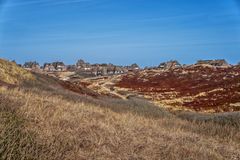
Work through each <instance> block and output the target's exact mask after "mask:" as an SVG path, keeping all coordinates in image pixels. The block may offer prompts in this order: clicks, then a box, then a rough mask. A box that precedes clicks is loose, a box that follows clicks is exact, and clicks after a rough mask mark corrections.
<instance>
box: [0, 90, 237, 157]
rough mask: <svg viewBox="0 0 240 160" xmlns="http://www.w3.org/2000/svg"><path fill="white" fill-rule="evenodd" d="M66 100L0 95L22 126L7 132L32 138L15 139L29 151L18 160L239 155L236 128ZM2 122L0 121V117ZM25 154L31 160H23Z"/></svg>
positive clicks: (45, 94)
mask: <svg viewBox="0 0 240 160" xmlns="http://www.w3.org/2000/svg"><path fill="white" fill-rule="evenodd" d="M68 96H69V97H67V96H65V93H64V92H62V91H61V90H60V89H57V90H55V91H49V90H42V89H40V90H39V89H36V88H35V89H27V90H25V89H23V88H22V89H14V90H7V91H4V92H2V93H1V94H0V97H8V99H9V100H8V101H2V100H1V105H0V106H1V107H3V106H5V104H6V103H8V104H9V105H8V106H17V107H16V110H15V111H14V112H13V113H14V114H15V113H16V114H17V115H21V116H20V117H24V121H22V120H21V118H19V116H13V117H15V118H10V119H9V121H10V122H11V123H15V122H14V119H17V122H16V124H18V125H15V126H19V127H10V128H12V131H13V132H12V131H11V132H9V133H14V134H15V133H17V134H18V135H19V134H20V135H25V133H31V134H30V135H31V136H27V137H31V138H30V139H28V138H27V137H26V136H16V137H18V139H19V140H18V141H17V142H18V143H17V146H15V147H20V146H28V147H29V148H21V147H20V148H21V149H23V150H21V152H17V153H16V154H15V155H18V159H20V158H23V159H24V158H25V159H34V158H35V159H41V157H44V158H43V159H170V160H171V159H204V160H205V159H236V158H239V156H240V152H239V151H240V150H239V148H240V135H239V133H240V130H239V128H236V127H233V126H229V125H218V124H216V123H211V122H208V123H206V122H204V123H199V122H196V123H195V122H189V121H185V120H181V119H178V118H176V117H174V116H166V115H165V114H164V113H162V112H159V113H155V114H152V113H151V112H156V110H155V109H153V110H151V108H150V109H149V111H148V114H147V115H145V114H142V112H145V109H142V107H139V108H138V107H137V106H138V105H136V103H138V102H137V101H134V102H131V101H129V102H124V103H123V104H124V105H125V106H127V107H125V108H123V110H121V109H120V108H119V107H121V105H119V104H121V102H120V101H119V100H118V101H117V102H116V101H104V102H102V103H104V105H105V107H102V106H101V105H102V104H100V103H99V104H98V105H97V104H95V103H91V99H88V98H89V97H84V96H79V95H76V94H74V93H70V92H69V93H68ZM99 101H101V100H99ZM140 103H142V102H140ZM131 106H135V107H134V109H132V110H129V109H127V108H128V107H131ZM115 107H116V108H115ZM133 110H134V111H133ZM1 112H2V110H1ZM156 114H158V116H156ZM152 115H154V116H152ZM0 120H1V122H3V121H2V117H1V119H0ZM6 125H9V126H12V125H10V124H9V123H5V126H6ZM13 126H14V125H13ZM5 133H6V132H5ZM7 133H8V132H7ZM22 133H24V134H22ZM14 134H13V135H14ZM10 135H12V134H10ZM33 135H34V136H33ZM10 137H11V136H10ZM3 139H4V138H3ZM3 139H1V140H3ZM10 139H13V138H10ZM5 143H9V144H12V141H9V140H7V141H6V140H5ZM24 143H27V144H24ZM7 146H9V145H7ZM10 146H11V145H10ZM42 146H45V147H42ZM11 149H12V147H6V145H4V146H1V150H4V152H3V153H2V154H4V155H6V157H8V159H11V158H9V157H11V155H12V154H9V153H11V152H10V150H11ZM27 151H30V153H29V152H28V153H27ZM33 151H36V152H33ZM20 153H24V154H20ZM25 153H26V154H25ZM27 155H28V156H30V158H29V157H28V158H26V156H27Z"/></svg>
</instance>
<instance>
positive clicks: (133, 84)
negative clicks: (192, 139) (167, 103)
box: [117, 66, 240, 112]
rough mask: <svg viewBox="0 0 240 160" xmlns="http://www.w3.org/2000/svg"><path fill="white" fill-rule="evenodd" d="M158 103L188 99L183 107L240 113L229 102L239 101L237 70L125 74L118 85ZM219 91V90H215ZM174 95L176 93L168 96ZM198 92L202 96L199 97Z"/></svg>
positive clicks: (239, 71)
mask: <svg viewBox="0 0 240 160" xmlns="http://www.w3.org/2000/svg"><path fill="white" fill-rule="evenodd" d="M117 86H118V87H124V88H129V89H131V90H136V91H139V92H140V93H143V94H146V95H151V96H153V97H154V99H156V98H157V97H158V100H173V99H175V98H183V97H191V98H192V99H193V100H192V101H183V103H182V104H174V105H183V106H184V107H187V108H190V109H193V110H196V111H204V110H214V111H216V112H223V111H240V108H239V107H232V106H231V105H230V104H231V103H237V102H239V101H240V94H239V92H240V67H239V66H235V67H229V68H213V67H202V66H197V67H194V66H192V67H188V68H183V69H182V68H181V69H174V70H171V71H165V72H163V71H157V70H155V71H142V72H138V73H136V74H132V73H131V74H128V75H126V76H124V77H123V78H122V80H121V81H120V82H119V83H118V84H117ZM218 89H220V90H218ZM169 92H174V93H175V94H174V95H173V94H168V93H169ZM201 93H204V94H203V95H202V96H197V95H199V94H200V95H201Z"/></svg>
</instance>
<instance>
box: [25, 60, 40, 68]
mask: <svg viewBox="0 0 240 160" xmlns="http://www.w3.org/2000/svg"><path fill="white" fill-rule="evenodd" d="M37 66H39V63H38V62H36V61H30V62H25V63H24V65H23V67H24V68H33V67H37Z"/></svg>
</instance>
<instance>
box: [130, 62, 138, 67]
mask: <svg viewBox="0 0 240 160" xmlns="http://www.w3.org/2000/svg"><path fill="white" fill-rule="evenodd" d="M131 68H139V66H138V64H137V63H134V64H132V65H131Z"/></svg>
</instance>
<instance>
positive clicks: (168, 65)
mask: <svg viewBox="0 0 240 160" xmlns="http://www.w3.org/2000/svg"><path fill="white" fill-rule="evenodd" d="M18 65H19V66H20V67H22V68H25V69H27V70H31V71H35V72H43V73H51V72H76V73H78V74H82V75H86V76H89V77H92V76H109V75H118V74H125V73H128V72H131V71H139V70H151V69H158V70H172V69H176V68H186V67H196V66H205V67H224V68H226V67H231V66H233V65H231V64H229V63H228V62H227V61H226V60H224V59H219V60H199V61H197V62H196V63H195V64H193V65H185V64H181V63H179V62H178V61H177V60H171V61H168V62H162V63H160V64H159V65H158V66H154V67H145V68H144V69H141V68H140V67H139V65H138V64H136V63H134V64H132V65H129V66H119V65H114V64H111V63H109V64H107V63H102V64H90V63H88V62H85V61H84V60H82V59H80V60H78V61H77V62H76V64H73V65H66V64H64V62H59V61H57V62H52V63H44V65H43V66H40V65H39V63H38V62H36V61H29V62H25V63H24V64H23V65H21V64H18ZM238 65H240V63H239V64H238Z"/></svg>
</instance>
